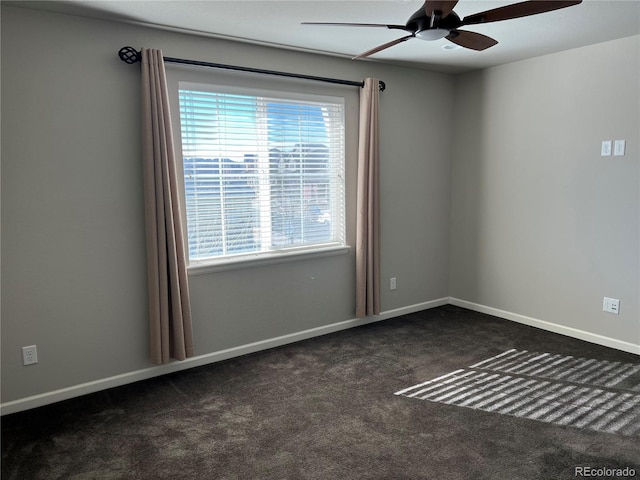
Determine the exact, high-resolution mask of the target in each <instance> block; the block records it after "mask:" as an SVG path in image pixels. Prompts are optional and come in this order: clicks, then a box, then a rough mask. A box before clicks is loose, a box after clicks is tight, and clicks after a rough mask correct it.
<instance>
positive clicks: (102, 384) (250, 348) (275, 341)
mask: <svg viewBox="0 0 640 480" xmlns="http://www.w3.org/2000/svg"><path fill="white" fill-rule="evenodd" d="M448 303H449V298H448V297H445V298H440V299H436V300H432V301H429V302H423V303H418V304H415V305H409V306H407V307H402V308H397V309H394V310H388V311H385V312H381V313H380V315H376V316H372V317H366V318H354V319H350V320H345V321H342V322H337V323H332V324H330V325H323V326H322V327H317V328H312V329H309V330H303V331H301V332H296V333H291V334H288V335H282V336H279V337H274V338H269V339H266V340H261V341H259V342H254V343H249V344H246V345H240V346H238V347H233V348H228V349H226V350H221V351H218V352H213V353H208V354H206V355H199V356H197V357H191V358H188V359H186V360H183V361H180V362H178V361H174V362H171V363H169V364H167V365H158V366H153V367H149V368H144V369H142V370H136V371H133V372H128V373H124V374H122V375H116V376H113V377H108V378H102V379H99V380H95V381H92V382H87V383H82V384H80V385H74V386H71V387H68V388H63V389H60V390H54V391H52V392H46V393H42V394H39V395H33V396H31V397H26V398H21V399H18V400H14V401H11V402H5V403H3V404H0V415H8V414H10V413H16V412H20V411H23V410H29V409H31V408H36V407H41V406H44V405H48V404H51V403H55V402H60V401H62V400H68V399H70V398H74V397H79V396H81V395H87V394H89V393H96V392H99V391H102V390H106V389H108V388H113V387H119V386H122V385H126V384H129V383H133V382H137V381H140V380H147V379H150V378H154V377H158V376H161V375H166V374H168V373H174V372H179V371H182V370H187V369H189V368H194V367H200V366H203V365H208V364H211V363H216V362H220V361H222V360H228V359H230V358H233V357H239V356H241V355H247V354H249V353H255V352H259V351H261V350H267V349H269V348H274V347H280V346H282V345H287V344H289V343H294V342H298V341H300V340H307V339H309V338H313V337H319V336H322V335H327V334H329V333H334V332H339V331H341V330H347V329H349V328H354V327H359V326H361V325H366V324H369V323H374V322H379V321H381V320H387V319H390V318H394V317H399V316H401V315H406V314H409V313H415V312H419V311H422V310H427V309H429V308H434V307H439V306H441V305H446V304H448Z"/></svg>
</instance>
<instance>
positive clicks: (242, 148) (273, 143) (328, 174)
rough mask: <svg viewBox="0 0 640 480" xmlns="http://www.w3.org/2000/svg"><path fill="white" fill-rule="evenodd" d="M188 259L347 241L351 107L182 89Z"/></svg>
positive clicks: (334, 101) (303, 98)
mask: <svg viewBox="0 0 640 480" xmlns="http://www.w3.org/2000/svg"><path fill="white" fill-rule="evenodd" d="M178 97H179V105H180V126H181V138H182V157H183V166H184V189H185V198H186V214H187V240H188V246H189V263H190V264H191V265H193V264H198V263H211V262H215V261H217V260H221V259H224V260H229V259H237V260H243V259H245V258H246V257H247V256H249V257H250V258H255V257H256V256H262V255H273V254H274V253H291V252H300V251H317V250H318V249H327V248H331V247H342V246H344V245H345V207H344V203H345V198H344V101H343V99H340V98H334V97H320V96H311V95H306V94H305V95H297V94H273V93H268V94H265V92H255V91H248V90H239V89H231V90H230V89H227V88H223V87H215V86H209V85H200V84H186V83H184V82H181V83H180V88H179V95H178Z"/></svg>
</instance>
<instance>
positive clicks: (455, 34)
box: [445, 30, 498, 51]
mask: <svg viewBox="0 0 640 480" xmlns="http://www.w3.org/2000/svg"><path fill="white" fill-rule="evenodd" d="M445 38H446V39H447V40H449V41H450V42H453V43H455V44H456V45H460V46H461V47H465V48H470V49H471V50H477V51H482V50H486V49H487V48H489V47H493V46H494V45H497V44H498V41H497V40H495V39H493V38H491V37H487V36H486V35H482V34H481V33H476V32H467V31H466V30H451V32H450V33H449V35H447V36H446V37H445Z"/></svg>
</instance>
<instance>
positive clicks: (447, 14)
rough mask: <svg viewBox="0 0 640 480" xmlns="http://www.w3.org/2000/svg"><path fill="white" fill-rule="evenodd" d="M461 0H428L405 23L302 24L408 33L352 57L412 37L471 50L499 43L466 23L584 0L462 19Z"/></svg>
mask: <svg viewBox="0 0 640 480" xmlns="http://www.w3.org/2000/svg"><path fill="white" fill-rule="evenodd" d="M457 3H458V0H440V1H438V0H426V1H425V2H424V6H423V7H422V8H420V10H418V11H417V12H416V13H414V14H413V15H412V16H411V18H409V20H408V21H407V23H406V25H388V24H382V23H326V22H302V24H303V25H324V26H339V27H383V28H388V29H391V30H404V31H405V32H409V35H406V36H404V37H401V38H398V39H396V40H393V41H391V42H387V43H385V44H383V45H379V46H377V47H375V48H372V49H371V50H367V51H366V52H363V53H361V54H359V55H356V56H355V57H353V59H354V60H355V59H357V58H364V57H368V56H369V55H373V54H374V53H378V52H380V51H382V50H385V49H387V48H389V47H393V46H394V45H397V44H399V43H402V42H405V41H407V40H409V39H411V38H420V39H422V40H439V39H441V38H446V39H447V40H449V41H450V42H453V43H455V44H457V45H460V46H461V47H464V48H470V49H471V50H477V51H481V50H486V49H487V48H489V47H493V46H494V45H496V44H497V43H498V41H497V40H494V39H493V38H491V37H488V36H486V35H482V34H481V33H476V32H470V31H468V30H459V28H460V27H464V26H466V25H477V24H481V23H489V22H498V21H502V20H510V19H513V18H520V17H527V16H529V15H536V14H539V13H545V12H551V11H553V10H558V9H560V8H566V7H571V6H573V5H578V4H579V3H582V0H566V1H565V0H531V1H525V2H520V3H514V4H512V5H506V6H504V7H498V8H494V9H491V10H487V11H484V12H480V13H475V14H473V15H469V16H467V17H464V18H463V19H462V20H461V19H460V17H459V16H458V15H457V14H456V13H455V12H454V11H453V8H454V7H455V6H456V4H457Z"/></svg>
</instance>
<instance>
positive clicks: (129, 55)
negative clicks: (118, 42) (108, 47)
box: [118, 47, 142, 65]
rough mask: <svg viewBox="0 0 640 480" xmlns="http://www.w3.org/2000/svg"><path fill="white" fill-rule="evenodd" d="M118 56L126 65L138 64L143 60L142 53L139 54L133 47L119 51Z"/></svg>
mask: <svg viewBox="0 0 640 480" xmlns="http://www.w3.org/2000/svg"><path fill="white" fill-rule="evenodd" d="M118 56H119V57H120V60H122V61H123V62H124V63H128V64H129V65H131V64H134V63H138V62H139V61H140V60H142V56H141V55H140V52H138V51H137V50H136V49H135V48H133V47H122V48H121V49H120V50H119V51H118Z"/></svg>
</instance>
